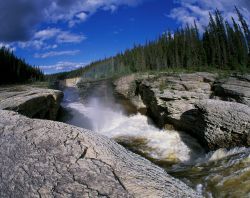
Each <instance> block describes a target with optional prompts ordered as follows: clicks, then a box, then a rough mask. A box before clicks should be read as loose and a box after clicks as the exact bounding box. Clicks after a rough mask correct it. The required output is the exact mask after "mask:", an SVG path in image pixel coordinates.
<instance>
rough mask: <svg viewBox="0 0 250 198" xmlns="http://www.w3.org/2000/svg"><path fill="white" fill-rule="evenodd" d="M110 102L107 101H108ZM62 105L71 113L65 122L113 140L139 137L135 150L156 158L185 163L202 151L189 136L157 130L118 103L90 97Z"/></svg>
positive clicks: (143, 117) (140, 116) (129, 139)
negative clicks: (82, 100)
mask: <svg viewBox="0 0 250 198" xmlns="http://www.w3.org/2000/svg"><path fill="white" fill-rule="evenodd" d="M109 102H110V101H109ZM64 106H65V107H66V108H68V109H70V110H71V111H72V112H74V113H73V114H77V115H78V116H73V118H72V119H71V120H68V123H70V124H75V125H77V126H80V127H82V128H88V129H91V130H93V131H95V132H97V133H100V134H102V135H105V136H107V137H109V138H113V139H124V140H125V141H133V140H135V139H136V140H138V139H139V140H143V145H141V147H140V146H138V147H137V148H136V149H137V150H138V151H140V152H142V153H144V154H146V155H147V156H148V157H151V158H153V159H156V160H167V161H172V162H187V161H189V160H192V159H196V158H197V157H199V156H201V155H202V154H203V149H202V148H201V147H200V146H199V144H198V143H197V142H196V140H195V139H193V138H192V137H190V136H189V135H187V134H185V133H182V132H177V131H174V130H171V131H170V130H159V129H158V128H156V127H155V126H153V124H152V123H151V121H150V120H149V119H148V118H147V117H146V116H144V115H141V114H139V113H138V114H136V115H131V116H127V115H125V113H123V109H122V107H121V106H120V105H119V104H116V103H112V104H108V105H107V104H104V103H103V102H102V101H101V98H95V97H93V98H91V99H89V102H88V103H87V104H83V103H81V102H80V101H79V100H78V101H74V102H72V101H70V102H69V101H68V102H66V103H64Z"/></svg>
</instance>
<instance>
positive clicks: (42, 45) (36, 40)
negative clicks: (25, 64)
mask: <svg viewBox="0 0 250 198" xmlns="http://www.w3.org/2000/svg"><path fill="white" fill-rule="evenodd" d="M85 39H86V37H85V36H84V35H82V34H74V33H71V32H69V31H63V30H61V29H59V28H47V29H43V30H39V31H37V32H35V33H34V36H33V37H32V39H31V40H30V41H26V42H18V43H17V45H18V47H20V48H32V49H36V50H48V49H55V48H57V47H58V45H59V44H62V43H80V42H82V41H83V40H85Z"/></svg>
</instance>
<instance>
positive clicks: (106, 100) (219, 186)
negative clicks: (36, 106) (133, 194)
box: [61, 83, 250, 197]
mask: <svg viewBox="0 0 250 198" xmlns="http://www.w3.org/2000/svg"><path fill="white" fill-rule="evenodd" d="M90 90H91V91H90ZM85 92H86V90H82V89H77V88H65V89H64V95H65V96H64V100H63V103H62V106H63V107H64V109H65V112H66V113H64V116H63V117H62V118H61V121H63V122H66V123H68V124H72V125H75V126H78V127H82V128H86V129H90V130H92V131H94V132H96V133H99V134H102V135H104V136H107V137H109V138H112V139H114V140H116V141H117V142H118V143H120V144H122V145H123V146H125V147H126V148H128V149H129V150H131V151H133V152H135V153H137V154H139V155H141V156H143V157H145V158H147V159H149V160H150V161H152V162H153V163H155V164H157V165H159V166H161V167H162V168H164V169H165V170H166V171H167V172H168V173H169V174H171V175H172V176H174V177H176V178H179V179H181V180H182V181H184V182H185V183H186V184H188V185H189V186H191V187H192V188H194V189H195V190H197V191H198V192H199V193H201V194H203V195H204V196H205V197H250V149H249V148H243V147H242V148H234V149H231V150H225V149H219V150H217V151H214V152H210V153H206V152H205V150H204V149H203V148H202V146H201V145H200V144H199V143H198V142H197V141H196V139H194V138H193V137H191V136H190V135H189V134H188V133H186V132H183V131H176V130H165V129H164V130H162V129H159V128H157V127H156V126H155V125H154V123H153V122H152V121H151V119H150V118H149V117H147V116H146V114H145V113H142V112H138V111H136V109H135V108H133V106H132V104H130V103H129V101H127V100H125V99H124V98H122V97H119V96H117V95H116V94H114V92H113V89H112V87H111V86H109V85H108V84H107V83H100V84H97V85H95V86H94V87H92V88H91V89H88V93H87V94H86V93H85Z"/></svg>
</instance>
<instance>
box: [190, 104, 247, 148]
mask: <svg viewBox="0 0 250 198" xmlns="http://www.w3.org/2000/svg"><path fill="white" fill-rule="evenodd" d="M196 107H197V120H196V121H195V122H194V123H193V130H192V131H193V133H194V134H195V135H196V136H197V137H199V139H200V140H202V141H203V142H204V143H205V145H207V147H208V148H209V149H210V150H216V149H218V148H232V147H237V146H247V147H248V146H250V108H249V107H248V106H246V105H243V104H239V103H235V102H224V101H219V100H202V101H200V102H199V103H197V104H196Z"/></svg>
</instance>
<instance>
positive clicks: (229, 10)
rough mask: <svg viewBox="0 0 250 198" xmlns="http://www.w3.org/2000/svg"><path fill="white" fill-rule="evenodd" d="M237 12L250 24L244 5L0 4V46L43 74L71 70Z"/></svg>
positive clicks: (206, 0) (99, 0) (215, 0)
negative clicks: (214, 12) (211, 15)
mask: <svg viewBox="0 0 250 198" xmlns="http://www.w3.org/2000/svg"><path fill="white" fill-rule="evenodd" d="M234 5H236V6H238V7H239V8H240V9H241V11H242V13H243V14H244V16H245V17H246V19H247V20H248V21H250V3H249V0H74V1H72V0H36V1H33V0H8V1H6V2H4V1H1V2H0V24H1V28H0V46H3V45H4V46H6V47H8V48H10V49H12V50H14V52H15V54H16V55H18V56H19V57H22V58H25V59H26V61H27V62H28V63H30V64H32V65H36V66H40V67H41V69H42V70H44V72H45V73H55V72H62V71H68V70H72V69H76V68H78V67H80V66H84V65H86V64H88V63H90V62H92V61H95V60H98V59H102V58H104V57H109V56H112V55H115V54H117V53H118V52H122V51H124V50H125V49H127V48H131V47H133V45H134V44H143V43H145V42H146V41H147V40H153V39H155V38H157V37H158V36H159V35H160V34H162V33H163V32H164V31H166V30H175V29H176V28H177V27H179V26H182V25H184V24H186V23H191V24H192V23H193V21H194V20H196V21H197V23H198V26H199V27H200V28H201V29H202V28H203V27H204V26H205V25H206V24H207V21H208V18H207V16H208V13H209V12H211V11H212V10H214V9H216V8H218V9H219V10H221V11H222V12H223V15H224V17H225V18H226V19H230V17H231V16H235V14H234V12H233V10H234Z"/></svg>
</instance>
